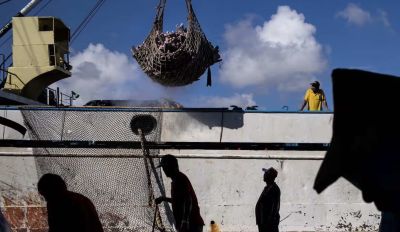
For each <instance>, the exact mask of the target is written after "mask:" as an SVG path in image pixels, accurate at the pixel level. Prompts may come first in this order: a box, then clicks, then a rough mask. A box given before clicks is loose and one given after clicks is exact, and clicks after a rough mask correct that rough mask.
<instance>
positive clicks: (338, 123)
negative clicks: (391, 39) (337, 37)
mask: <svg viewBox="0 0 400 232" xmlns="http://www.w3.org/2000/svg"><path fill="white" fill-rule="evenodd" d="M332 82H333V100H334V107H335V112H334V119H333V137H332V142H331V146H330V148H329V150H328V152H327V154H326V156H325V159H324V161H323V163H322V165H321V168H320V170H319V172H318V175H317V178H316V180H315V184H314V189H315V190H316V191H317V192H318V193H321V192H322V191H324V190H325V189H326V188H327V187H328V186H329V185H331V184H333V183H334V182H335V181H337V180H338V179H339V178H340V177H344V178H345V179H347V180H348V181H350V182H351V183H352V184H354V185H355V186H357V187H358V188H359V189H360V190H361V191H362V194H363V198H364V200H365V201H366V202H368V203H370V202H375V204H376V206H377V207H378V209H379V210H381V211H391V212H399V211H400V111H399V110H398V109H397V108H398V105H399V103H400V79H399V78H397V77H394V76H388V75H381V74H376V73H371V72H365V71H359V70H346V69H336V70H334V71H333V73H332Z"/></svg>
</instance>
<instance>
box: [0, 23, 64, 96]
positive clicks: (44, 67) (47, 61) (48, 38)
mask: <svg viewBox="0 0 400 232" xmlns="http://www.w3.org/2000/svg"><path fill="white" fill-rule="evenodd" d="M12 24H13V46H12V49H13V67H10V68H9V69H8V72H10V73H12V74H14V75H12V74H8V76H7V82H6V85H5V88H4V89H5V90H6V91H10V92H13V93H16V94H19V95H21V96H24V97H27V98H30V99H33V100H36V99H37V97H38V96H39V94H40V93H41V92H42V91H43V90H44V89H45V88H46V87H47V86H49V85H51V84H53V83H55V82H57V81H59V80H61V79H64V78H67V77H70V76H71V72H70V66H69V37H70V29H69V28H68V27H67V26H66V25H65V24H64V23H63V22H62V21H61V20H60V19H58V18H54V17H14V18H13V19H12Z"/></svg>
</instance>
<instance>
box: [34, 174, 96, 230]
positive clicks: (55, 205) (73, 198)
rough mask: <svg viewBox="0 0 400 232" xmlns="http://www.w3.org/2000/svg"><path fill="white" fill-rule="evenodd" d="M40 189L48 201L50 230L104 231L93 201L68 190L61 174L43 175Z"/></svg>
mask: <svg viewBox="0 0 400 232" xmlns="http://www.w3.org/2000/svg"><path fill="white" fill-rule="evenodd" d="M38 190H39V193H40V194H41V195H42V196H43V197H44V198H45V200H46V201H47V214H48V222H49V232H72V231H74V232H103V227H102V225H101V223H100V220H99V216H98V214H97V211H96V208H95V207H94V205H93V203H92V202H91V201H90V200H89V199H88V198H87V197H85V196H83V195H81V194H78V193H74V192H70V191H68V190H67V185H66V184H65V182H64V180H63V179H62V178H61V177H60V176H58V175H54V174H45V175H43V176H42V178H40V180H39V183H38Z"/></svg>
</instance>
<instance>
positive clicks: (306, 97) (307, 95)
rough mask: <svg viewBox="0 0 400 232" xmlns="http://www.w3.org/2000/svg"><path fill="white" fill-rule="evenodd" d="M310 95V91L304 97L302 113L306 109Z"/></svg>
mask: <svg viewBox="0 0 400 232" xmlns="http://www.w3.org/2000/svg"><path fill="white" fill-rule="evenodd" d="M309 95H310V91H307V93H306V96H305V97H304V101H303V104H302V105H301V107H300V109H299V110H300V111H302V110H303V109H304V107H305V106H306V105H307V102H308V97H309Z"/></svg>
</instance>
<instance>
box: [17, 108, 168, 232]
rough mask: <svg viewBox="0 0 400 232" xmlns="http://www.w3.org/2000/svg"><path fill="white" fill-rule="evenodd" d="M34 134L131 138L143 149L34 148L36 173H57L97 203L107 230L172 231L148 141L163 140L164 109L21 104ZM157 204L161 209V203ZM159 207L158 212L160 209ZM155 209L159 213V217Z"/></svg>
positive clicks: (57, 137)
mask: <svg viewBox="0 0 400 232" xmlns="http://www.w3.org/2000/svg"><path fill="white" fill-rule="evenodd" d="M21 112H22V115H23V118H24V122H25V125H26V127H27V128H28V131H29V135H30V139H31V140H52V141H54V140H58V141H60V140H61V141H93V143H95V141H126V142H129V141H133V142H141V144H142V149H127V148H123V147H121V148H120V149H109V148H104V149H89V148H34V149H33V153H34V155H36V157H35V161H36V166H37V170H38V175H39V176H42V175H43V174H45V173H54V174H58V175H60V176H61V177H62V178H63V179H64V180H65V181H66V183H67V185H68V189H69V190H71V191H74V192H78V193H81V194H83V195H84V196H86V197H88V198H89V199H91V200H92V201H93V203H94V204H95V206H96V208H97V210H98V213H99V216H100V220H101V222H102V224H103V227H104V229H105V231H152V227H153V222H154V218H156V223H155V229H156V231H173V226H172V225H173V219H171V217H170V216H169V215H171V211H170V209H169V206H168V205H167V204H164V205H159V206H158V207H157V206H156V205H155V202H154V199H155V198H156V197H158V196H161V195H163V196H165V192H164V186H163V180H162V176H161V172H160V169H156V168H155V167H156V166H157V165H158V164H159V159H158V158H154V157H155V156H157V155H158V154H159V150H148V149H146V148H145V142H146V141H151V142H157V141H160V134H161V119H162V113H161V112H160V111H158V110H153V111H150V112H141V111H137V112H132V111H117V110H107V111H97V110H87V111H78V110H27V109H24V110H21ZM157 208H158V209H157ZM156 212H157V214H156ZM155 215H156V217H155Z"/></svg>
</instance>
